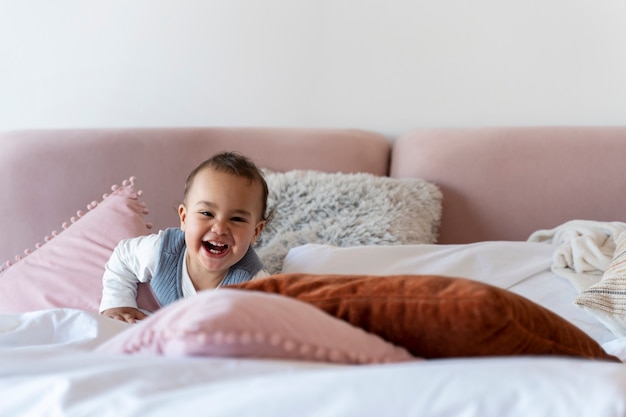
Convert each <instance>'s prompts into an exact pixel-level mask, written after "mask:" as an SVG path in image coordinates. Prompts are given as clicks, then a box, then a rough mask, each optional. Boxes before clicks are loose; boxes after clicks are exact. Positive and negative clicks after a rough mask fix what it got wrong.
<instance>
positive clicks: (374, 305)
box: [231, 274, 618, 361]
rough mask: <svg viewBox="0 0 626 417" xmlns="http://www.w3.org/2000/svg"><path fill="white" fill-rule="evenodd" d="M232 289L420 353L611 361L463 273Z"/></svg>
mask: <svg viewBox="0 0 626 417" xmlns="http://www.w3.org/2000/svg"><path fill="white" fill-rule="evenodd" d="M231 288H237V289H245V290H256V291H265V292H269V293H277V294H282V295H286V296H290V297H294V298H297V299H299V300H301V301H305V302H308V303H310V304H312V305H314V306H316V307H318V308H320V309H322V310H324V311H326V312H327V313H329V314H331V315H333V316H335V317H337V318H340V319H343V320H345V321H347V322H349V323H350V324H352V325H354V326H357V327H361V328H362V329H364V330H365V331H367V332H370V333H374V334H377V335H378V336H380V337H382V338H383V339H385V340H387V341H389V342H391V343H393V344H395V345H397V346H401V347H404V348H405V349H407V350H408V351H409V352H410V353H411V354H413V355H414V356H417V357H422V358H445V357H469V356H501V355H564V356H577V357H583V358H595V359H606V360H612V361H618V359H617V358H615V357H613V356H611V355H609V354H607V353H605V351H604V350H603V349H602V347H601V346H600V345H599V344H598V343H597V342H596V341H595V340H593V339H592V338H591V337H589V336H588V335H587V334H586V333H584V332H583V331H582V330H580V329H579V328H577V327H576V326H574V325H572V324H571V323H569V322H568V321H567V320H565V319H563V318H562V317H560V316H558V315H557V314H555V313H553V312H551V311H550V310H548V309H546V308H544V307H542V306H540V305H539V304H536V303H534V302H532V301H530V300H528V299H527V298H524V297H522V296H520V295H517V294H515V293H513V292H510V291H507V290H504V289H501V288H497V287H494V286H492V285H489V284H484V283H481V282H477V281H473V280H469V279H464V278H450V277H443V276H432V275H390V276H384V277H381V276H363V275H310V274H280V275H274V276H272V277H268V278H263V279H259V280H253V281H249V282H246V283H243V284H238V285H235V286H232V287H231Z"/></svg>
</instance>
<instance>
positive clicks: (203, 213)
mask: <svg viewBox="0 0 626 417" xmlns="http://www.w3.org/2000/svg"><path fill="white" fill-rule="evenodd" d="M200 215H202V216H205V217H213V213H211V212H210V211H201V212H200Z"/></svg>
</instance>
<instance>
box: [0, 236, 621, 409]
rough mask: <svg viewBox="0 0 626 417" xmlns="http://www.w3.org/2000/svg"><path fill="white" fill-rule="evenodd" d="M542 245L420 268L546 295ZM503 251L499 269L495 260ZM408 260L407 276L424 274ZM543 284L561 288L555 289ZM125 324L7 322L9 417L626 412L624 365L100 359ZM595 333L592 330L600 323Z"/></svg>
mask: <svg viewBox="0 0 626 417" xmlns="http://www.w3.org/2000/svg"><path fill="white" fill-rule="evenodd" d="M536 245H538V244H534V245H528V247H526V246H527V245H516V244H513V245H497V244H495V243H494V244H492V245H489V244H484V245H467V246H465V245H461V246H440V247H438V249H437V247H435V248H432V247H430V246H431V245H424V246H423V247H421V248H420V249H419V250H418V252H419V253H415V252H413V253H412V255H411V256H412V257H413V258H415V257H416V258H419V259H420V261H419V262H422V263H421V264H420V265H422V266H421V267H420V268H419V270H420V272H419V273H444V272H445V273H446V274H451V275H455V276H466V277H469V278H472V276H471V275H476V276H478V275H480V276H481V277H482V278H483V279H485V280H490V279H491V278H497V279H496V281H497V282H498V283H499V285H501V286H503V285H507V286H510V287H511V288H515V289H516V290H518V291H520V292H522V293H524V292H526V293H527V294H530V295H532V296H533V297H535V298H537V297H540V295H539V293H541V291H538V292H537V293H535V291H534V288H535V286H536V285H538V284H541V285H543V284H542V283H544V281H546V280H548V279H552V278H554V277H551V276H547V275H545V269H546V268H548V269H549V262H548V261H547V260H546V259H545V258H546V254H547V253H544V252H545V251H544V250H543V249H544V247H543V246H536ZM496 246H500V249H497V248H496ZM507 248H508V249H507ZM322 249H324V250H326V252H327V253H326V255H324V253H323V252H324V251H323V250H322ZM330 249H332V250H330ZM405 249H406V250H409V249H412V250H414V249H415V248H405ZM381 250H384V249H381ZM304 251H307V256H306V257H305V256H304V255H305V253H304ZM368 254H369V255H371V254H372V253H371V252H370V253H368ZM336 255H337V253H336V251H335V250H334V249H333V248H321V247H308V248H299V249H298V250H295V251H294V252H293V253H292V254H291V255H290V256H289V257H288V258H289V259H288V260H289V262H287V263H286V265H291V266H290V267H289V268H296V262H295V257H297V256H300V261H299V262H300V264H299V265H300V267H304V264H307V265H308V264H310V263H311V261H312V260H311V259H310V257H311V256H316V257H317V259H316V262H313V263H314V264H315V265H317V266H318V267H320V268H321V267H322V266H324V268H326V267H331V266H332V265H331V263H332V262H330V261H331V260H336ZM387 255H388V256H389V257H387V258H386V259H387V260H388V261H390V260H391V259H392V258H390V256H391V253H387ZM416 255H419V256H416ZM452 255H454V256H452ZM494 255H497V258H498V259H500V261H496V262H492V261H490V260H489V259H490V258H491V259H492V260H493V258H494ZM529 255H532V256H529ZM324 256H326V258H324ZM350 256H353V257H354V256H355V255H354V254H353V255H350ZM350 256H348V260H346V258H345V257H339V258H341V262H344V261H345V262H346V265H347V266H349V267H350V272H351V273H359V272H360V271H359V268H361V267H363V268H365V269H367V271H364V272H367V273H374V272H375V271H374V270H372V269H370V268H368V266H367V265H363V264H362V263H361V264H358V263H357V264H355V263H353V262H354V261H355V260H357V259H355V258H351V257H350ZM394 256H395V255H394ZM305 258H306V259H305ZM330 258H333V259H330ZM404 259H405V261H406V259H407V258H406V257H405V258H404ZM379 261H380V258H379ZM338 262H339V261H338ZM406 262H407V263H405V265H404V267H403V268H414V267H415V264H411V262H408V261H406ZM413 262H417V261H416V260H414V261H413ZM512 264H515V265H517V267H515V268H513V267H511V265H512ZM394 268H397V269H396V270H397V272H398V273H406V272H405V271H406V269H402V268H401V267H398V266H395V267H394ZM327 272H328V271H327ZM453 272H454V273H453ZM479 272H480V274H478V273H479ZM385 273H387V272H385ZM490 277H491V278H490ZM546 282H548V281H546ZM565 283H566V284H567V282H565ZM545 285H546V286H547V287H549V289H550V291H555V289H554V288H553V286H552V285H551V283H549V284H548V283H546V284H545ZM568 285H569V284H568ZM530 288H533V290H530ZM557 288H559V287H558V286H557ZM557 292H558V291H557ZM549 294H551V293H549ZM553 295H554V297H553V296H552V295H548V296H541V297H545V298H546V299H547V300H549V301H551V302H552V304H553V306H552V307H553V308H556V309H557V310H558V309H559V308H564V307H563V306H561V304H563V303H561V302H560V301H559V302H555V301H554V300H555V298H559V297H562V298H567V297H565V296H562V295H561V294H553ZM559 299H560V298H559ZM574 308H575V307H574ZM576 313H578V311H576ZM561 314H565V315H568V314H569V312H568V310H563V311H561ZM581 319H582V320H583V321H584V316H582V317H581ZM128 326H131V325H128V324H125V323H121V322H116V321H113V320H109V319H106V318H104V317H101V316H98V315H96V314H92V313H87V312H83V311H78V310H71V309H55V310H47V311H38V312H33V313H27V314H15V315H0V393H1V397H2V399H1V400H0V416H3V417H4V416H7V417H13V416H20V417H21V416H36V417H46V416H55V417H56V416H89V417H99V416H103V417H104V416H116V417H126V416H128V417H131V416H133V417H134V416H137V417H139V416H141V417H145V416H151V417H153V416H156V417H159V416H164V417H165V416H168V417H171V416H173V415H202V416H238V417H239V416H255V417H257V416H272V417H283V416H285V417H287V416H289V417H293V416H299V417H300V416H302V417H306V416H338V417H339V416H341V417H347V416H359V417H362V416H382V415H398V416H422V417H430V416H433V417H434V416H452V415H454V416H461V415H462V416H464V417H473V416H476V417H489V416H497V417H507V416H520V415H532V416H544V415H545V416H568V417H569V416H589V415H598V416H603V417H613V416H615V417H617V416H624V415H626V367H624V365H623V364H619V363H609V362H603V361H589V360H581V359H575V358H561V357H509V358H504V357H499V358H458V359H445V360H430V361H420V362H415V363H408V364H407V363H404V364H388V365H367V366H345V365H332V364H325V363H313V362H297V361H273V360H255V359H228V358H226V359H224V358H167V357H155V356H124V355H107V354H103V353H95V352H93V351H92V349H93V348H94V347H96V346H98V345H99V344H100V343H102V342H104V341H106V340H108V339H109V338H110V337H112V336H113V335H115V334H117V333H118V332H120V331H123V330H124V329H126V328H127V327H128ZM588 326H589V328H588V329H587V331H588V330H589V329H591V328H595V326H596V325H595V323H593V322H592V323H591V324H590V325H588ZM598 332H599V333H598V334H597V335H596V337H598V338H600V339H606V340H604V342H603V346H605V348H606V347H609V348H610V349H607V350H608V351H610V353H613V354H617V355H618V356H620V357H621V358H626V355H625V354H624V353H625V352H626V348H625V346H626V342H625V341H624V340H623V339H621V338H615V337H610V336H607V335H606V334H605V333H602V332H601V331H600V330H598Z"/></svg>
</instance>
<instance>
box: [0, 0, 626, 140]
mask: <svg viewBox="0 0 626 417" xmlns="http://www.w3.org/2000/svg"><path fill="white" fill-rule="evenodd" d="M624 22H626V2H624V1H623V0H602V1H593V0H586V1H585V0H552V1H545V0H524V1H521V0H520V1H501V0H473V1H466V0H439V1H424V0H414V1H408V0H407V1H402V0H107V1H100V2H86V1H83V0H57V1H46V0H19V1H17V0H0V129H1V130H7V129H19V128H57V127H130V126H142V127H143V126H208V125H213V126H302V127H358V128H364V129H371V130H376V131H379V132H382V133H385V134H387V135H390V136H393V135H396V134H398V133H401V132H403V131H406V130H408V129H412V128H415V127H429V126H484V125H546V124H551V125H554V124H575V125H590V124H592V125H597V124H626V112H625V111H624V110H625V109H626V25H625V24H624Z"/></svg>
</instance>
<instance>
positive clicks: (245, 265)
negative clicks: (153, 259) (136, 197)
mask: <svg viewBox="0 0 626 417" xmlns="http://www.w3.org/2000/svg"><path fill="white" fill-rule="evenodd" d="M159 253H160V255H159V260H158V262H157V266H156V269H155V271H154V276H153V277H152V280H150V287H151V288H152V292H153V293H154V296H155V298H156V299H157V301H158V302H159V304H161V307H165V306H166V305H168V304H171V303H173V302H174V301H176V300H178V299H179V298H183V286H182V274H183V261H184V259H185V233H184V232H183V231H182V230H180V229H177V228H171V229H165V230H164V231H163V237H162V241H161V247H160V251H159ZM261 269H263V263H262V262H261V260H260V259H259V257H258V256H257V254H256V252H255V251H254V249H252V246H250V247H249V248H248V252H246V254H245V255H244V257H243V258H241V260H240V261H239V262H237V263H236V264H235V265H233V266H231V267H230V269H229V270H228V272H227V273H226V276H225V277H224V279H223V280H222V282H220V284H219V286H220V287H222V286H224V285H231V284H239V283H242V282H246V281H250V280H251V279H252V278H253V277H254V276H255V275H256V274H257V273H258V272H259V271H260V270H261Z"/></svg>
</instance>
